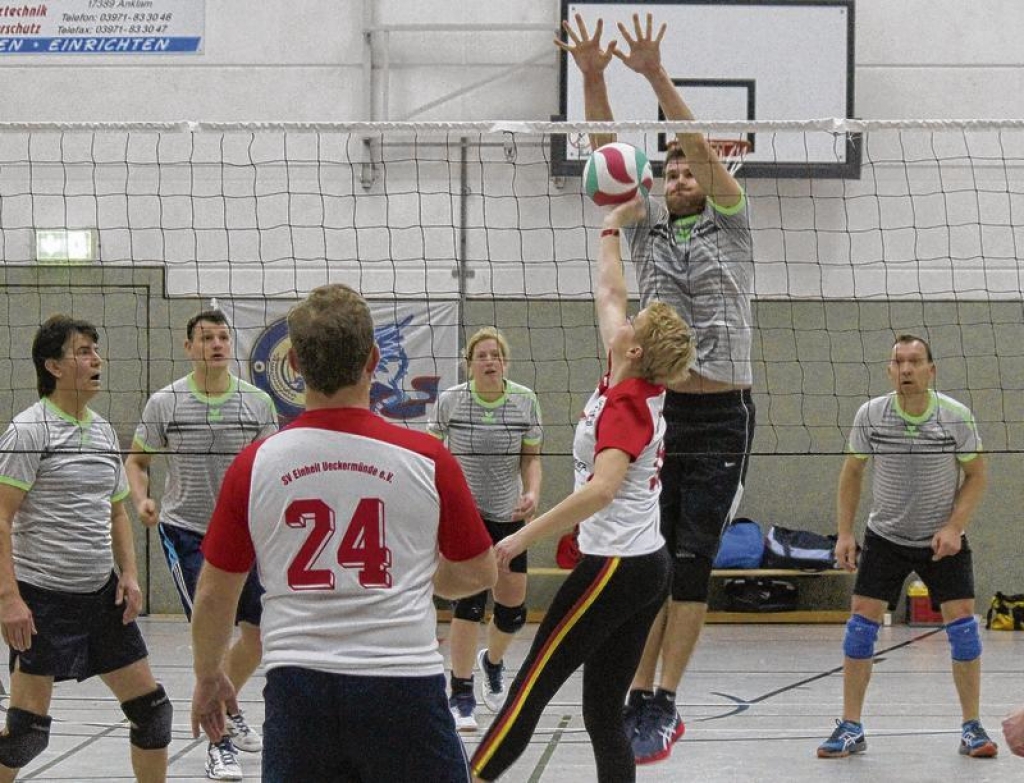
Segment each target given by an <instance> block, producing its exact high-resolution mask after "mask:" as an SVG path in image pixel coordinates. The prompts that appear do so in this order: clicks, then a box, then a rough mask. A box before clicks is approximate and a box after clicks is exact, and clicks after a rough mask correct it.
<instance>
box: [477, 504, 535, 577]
mask: <svg viewBox="0 0 1024 783" xmlns="http://www.w3.org/2000/svg"><path fill="white" fill-rule="evenodd" d="M480 518H481V519H482V520H483V521H484V527H486V528H487V532H488V533H489V534H490V536H491V541H493V542H494V543H495V544H497V543H498V542H499V541H501V540H502V539H505V538H508V537H509V536H511V535H512V534H513V533H518V532H519V531H520V530H522V529H523V526H524V525H525V524H526V523H525V522H523V521H522V520H521V519H520V520H517V521H515V522H495V521H494V520H493V519H488V518H487V517H485V516H481V517H480ZM527 565H528V561H527V558H526V552H525V551H523V552H520V553H519V554H518V555H516V556H515V557H513V558H512V559H511V560H509V561H508V570H509V571H511V572H512V573H513V574H525V573H526V568H527Z"/></svg>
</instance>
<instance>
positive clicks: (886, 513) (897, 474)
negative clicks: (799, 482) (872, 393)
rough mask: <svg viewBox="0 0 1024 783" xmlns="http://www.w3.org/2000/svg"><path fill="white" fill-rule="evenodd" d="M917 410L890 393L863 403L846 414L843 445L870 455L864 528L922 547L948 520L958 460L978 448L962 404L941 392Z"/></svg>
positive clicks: (977, 438)
mask: <svg viewBox="0 0 1024 783" xmlns="http://www.w3.org/2000/svg"><path fill="white" fill-rule="evenodd" d="M930 394H931V402H930V404H929V405H928V410H926V411H925V412H924V413H923V414H921V415H920V416H911V415H910V414H909V413H906V412H905V411H904V410H902V409H901V408H900V405H899V399H898V397H897V395H896V392H890V393H889V394H887V395H885V396H884V397H876V398H874V399H873V400H870V401H869V402H866V403H864V405H862V406H861V407H860V410H858V411H857V415H856V417H854V420H853V429H852V430H851V431H850V439H849V442H848V444H847V451H848V452H849V453H851V454H853V455H855V456H857V457H861V458H863V459H867V458H868V457H874V466H873V467H872V471H873V478H872V503H871V513H870V514H869V515H868V527H869V528H870V529H871V530H872V531H874V532H875V533H877V534H878V535H880V536H882V538H885V539H888V540H889V541H892V542H893V543H894V544H902V545H904V546H927V545H928V542H929V541H931V538H932V536H934V535H935V533H936V532H937V531H938V530H939V528H941V527H942V526H943V525H945V524H946V522H948V521H949V515H950V513H952V511H953V499H954V496H955V495H956V491H957V488H958V486H959V483H960V470H959V467H958V465H957V462H958V461H959V462H970V461H971V460H973V459H975V458H976V457H977V456H978V454H980V453H981V438H980V436H979V435H978V428H977V426H976V425H975V423H974V416H973V415H972V414H971V411H970V409H969V408H967V407H966V406H965V405H963V404H961V403H959V402H957V401H956V400H954V399H953V398H952V397H948V396H946V395H945V394H942V393H941V392H936V391H931V392H930Z"/></svg>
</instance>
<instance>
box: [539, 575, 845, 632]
mask: <svg viewBox="0 0 1024 783" xmlns="http://www.w3.org/2000/svg"><path fill="white" fill-rule="evenodd" d="M568 573H569V571H567V570H565V569H564V568H555V567H544V566H538V567H531V568H530V569H529V571H528V574H529V576H530V577H531V578H535V577H564V576H565V575H566V574H568ZM854 575H855V574H853V573H851V572H849V571H843V570H842V569H838V568H835V569H829V570H827V571H796V570H790V569H788V568H716V569H715V570H714V571H712V572H711V578H712V579H736V578H740V577H748V578H763V577H777V578H780V579H806V578H811V579H823V578H830V577H832V578H834V577H852V576H854ZM543 616H544V611H543V610H540V609H537V610H532V611H531V612H530V613H529V618H530V622H536V621H537V620H539V619H540V618H541V617H543ZM849 617H850V610H849V608H846V609H798V610H795V611H792V612H719V611H711V612H708V615H707V622H709V623H845V622H846V621H847V620H848V619H849Z"/></svg>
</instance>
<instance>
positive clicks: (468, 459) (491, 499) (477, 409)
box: [427, 380, 543, 522]
mask: <svg viewBox="0 0 1024 783" xmlns="http://www.w3.org/2000/svg"><path fill="white" fill-rule="evenodd" d="M427 429H428V430H429V431H430V432H431V433H432V434H433V435H435V436H436V437H438V438H442V439H444V440H446V441H447V444H448V450H449V451H451V453H452V454H454V455H455V457H456V459H458V461H459V464H460V465H461V466H462V471H463V473H465V474H466V481H467V483H468V484H469V488H470V490H471V491H472V492H473V498H474V499H475V500H476V504H477V507H478V508H479V509H480V513H481V514H482V515H483V516H484V517H486V518H487V519H490V520H491V521H494V522H511V521H512V512H513V511H514V510H515V507H516V503H518V501H519V494H520V492H521V490H522V481H521V478H520V474H519V464H520V455H521V453H522V449H523V446H537V445H539V444H540V442H541V439H542V437H543V433H542V431H541V416H540V405H538V403H537V395H535V394H534V393H533V392H532V391H531V390H530V389H528V388H526V387H525V386H521V385H519V384H518V383H513V382H512V381H509V380H506V381H505V394H504V395H502V397H501V398H500V399H498V400H495V401H494V402H485V401H484V400H482V399H481V398H480V397H479V396H478V395H477V394H476V389H475V386H474V384H473V382H472V381H470V382H469V383H461V384H459V385H458V386H453V387H451V388H450V389H446V390H445V391H443V392H441V394H440V395H439V397H438V399H437V405H435V406H434V412H433V415H432V416H431V418H430V421H429V422H428V424H427Z"/></svg>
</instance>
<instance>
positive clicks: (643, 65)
mask: <svg viewBox="0 0 1024 783" xmlns="http://www.w3.org/2000/svg"><path fill="white" fill-rule="evenodd" d="M646 21H647V24H646V25H641V23H640V14H633V35H630V33H629V30H628V29H627V28H626V25H624V24H622V22H619V32H620V33H622V37H623V38H624V39H625V40H626V43H627V44H629V53H628V54H626V53H623V52H621V51H619V50H618V49H614V48H613V47H611V46H609V47H608V48H609V51H611V52H612V53H613V54H614V55H615V56H616V57H618V58H619V59H620V60H622V62H624V63H625V64H626V67H627V68H631V69H632V70H634V71H636V72H637V73H639V74H643V75H649V74H653V73H657V72H658V71H659V70H661V39H662V38H664V37H665V30H666V28H667V25H666V24H665V23H664V22H662V24H661V27H659V28H658V34H657V35H655V34H654V18H653V17H652V16H651V15H650V14H647V19H646Z"/></svg>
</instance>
